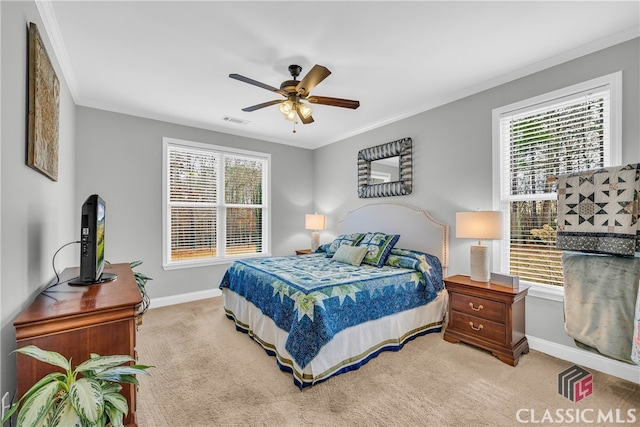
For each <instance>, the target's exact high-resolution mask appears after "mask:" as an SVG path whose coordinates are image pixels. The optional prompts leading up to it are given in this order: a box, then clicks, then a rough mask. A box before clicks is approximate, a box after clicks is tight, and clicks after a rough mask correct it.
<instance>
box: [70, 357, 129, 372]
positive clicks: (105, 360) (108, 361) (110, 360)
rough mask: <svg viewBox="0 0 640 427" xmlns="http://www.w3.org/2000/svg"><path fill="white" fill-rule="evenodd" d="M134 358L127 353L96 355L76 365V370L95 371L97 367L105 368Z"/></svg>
mask: <svg viewBox="0 0 640 427" xmlns="http://www.w3.org/2000/svg"><path fill="white" fill-rule="evenodd" d="M134 360H135V359H134V358H133V357H131V356H127V355H116V356H98V357H94V358H92V359H89V360H86V361H84V362H82V363H81V364H79V365H78V366H76V372H86V371H96V370H99V369H107V368H111V367H114V366H118V365H122V364H123V363H126V362H132V361H134Z"/></svg>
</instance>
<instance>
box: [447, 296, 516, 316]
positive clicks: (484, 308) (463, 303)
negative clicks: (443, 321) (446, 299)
mask: <svg viewBox="0 0 640 427" xmlns="http://www.w3.org/2000/svg"><path fill="white" fill-rule="evenodd" d="M450 304H451V309H452V310H455V311H458V312H460V313H464V314H468V315H470V316H474V317H480V318H483V319H489V320H493V321H494V322H499V323H505V319H506V307H505V305H504V304H503V303H501V302H497V301H491V300H488V299H485V298H479V297H475V296H470V295H465V294H459V293H457V292H454V293H452V294H451V302H450Z"/></svg>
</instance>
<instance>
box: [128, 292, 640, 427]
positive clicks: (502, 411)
mask: <svg viewBox="0 0 640 427" xmlns="http://www.w3.org/2000/svg"><path fill="white" fill-rule="evenodd" d="M137 349H138V356H139V360H140V363H145V364H151V365H155V368H154V369H152V370H151V376H149V377H142V378H140V382H141V384H140V387H139V391H138V420H139V424H140V425H141V426H143V427H146V426H153V427H160V426H171V427H176V426H254V425H264V426H302V425H307V426H364V425H366V426H456V427H461V426H516V425H521V424H520V423H519V421H518V418H517V414H520V420H521V421H527V422H528V425H535V426H542V425H554V426H559V425H591V426H595V425H615V421H616V420H615V415H616V411H617V413H618V414H619V416H618V419H619V420H624V421H627V425H629V423H628V422H629V421H632V419H631V418H630V417H631V415H633V416H634V417H635V420H636V422H635V423H631V424H635V425H639V424H640V386H639V385H636V384H634V383H631V382H628V381H624V380H621V379H618V378H615V377H611V376H608V375H605V374H602V373H599V372H596V371H592V370H591V372H592V374H593V378H594V381H593V382H594V389H593V394H592V395H591V396H588V397H587V398H585V399H583V400H582V401H580V402H578V403H574V402H571V401H570V400H568V399H566V398H565V397H563V396H562V395H560V394H558V391H557V377H558V373H560V372H561V371H563V370H565V369H567V368H569V367H570V366H571V365H572V364H571V363H569V362H565V361H562V360H558V359H555V358H553V357H550V356H547V355H545V354H543V353H539V352H536V351H533V350H532V351H531V352H530V353H529V354H527V355H524V356H523V357H522V358H521V359H520V363H519V364H518V366H517V367H515V368H513V367H511V366H508V365H506V364H504V363H502V362H500V361H499V360H498V359H497V358H495V357H493V356H492V355H491V354H489V353H487V352H485V351H483V350H479V349H476V348H474V347H471V346H468V345H465V344H451V343H448V342H446V341H444V340H443V339H442V334H430V335H426V336H423V337H419V338H417V339H415V340H413V341H411V342H409V343H408V344H407V345H405V347H404V348H403V349H402V350H401V351H399V352H384V353H382V354H381V355H379V356H378V357H376V358H374V359H373V360H371V361H370V362H369V363H368V364H367V365H365V366H364V367H362V368H360V369H359V370H357V371H352V372H349V373H346V374H342V375H339V376H337V377H334V378H331V379H330V380H328V381H326V382H324V383H321V384H319V385H316V386H314V387H312V388H308V389H305V390H304V391H302V392H301V391H300V390H299V389H298V388H297V387H296V386H295V385H294V384H293V381H292V377H291V374H289V373H285V372H282V371H280V369H279V368H278V367H277V365H276V362H275V358H273V357H270V356H268V355H267V354H266V353H265V352H264V350H263V349H262V348H261V347H260V346H259V345H258V344H257V343H255V342H254V341H253V340H252V339H250V338H249V336H248V335H246V334H244V333H241V332H237V331H236V330H235V327H234V324H233V322H232V321H230V320H228V319H227V318H226V317H225V315H224V310H223V308H222V298H213V299H208V300H202V301H197V302H192V303H187V304H181V305H175V306H170V307H162V308H157V309H151V310H149V311H148V312H147V313H146V314H145V316H144V319H143V324H142V325H141V327H140V330H139V333H138V342H137ZM591 409H593V411H591ZM545 411H546V415H545ZM599 412H603V413H604V414H605V415H607V414H609V415H611V416H613V417H614V418H612V420H613V422H600V423H598V422H593V423H590V422H589V421H597V416H598V414H599ZM558 414H560V415H561V416H562V417H563V420H560V422H559V418H558V417H559V416H560V415H558ZM577 414H581V415H579V416H580V418H579V420H581V421H586V422H585V423H582V422H580V423H575V422H573V421H572V420H571V419H570V418H569V417H570V416H571V417H573V418H575V417H576V415H577ZM630 414H631V415H630ZM545 417H546V418H545Z"/></svg>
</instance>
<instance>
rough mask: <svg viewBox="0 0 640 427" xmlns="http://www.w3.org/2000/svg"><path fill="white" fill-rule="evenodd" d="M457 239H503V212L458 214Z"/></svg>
mask: <svg viewBox="0 0 640 427" xmlns="http://www.w3.org/2000/svg"><path fill="white" fill-rule="evenodd" d="M456 237H457V238H459V239H478V240H494V239H502V212H499V211H476V212H458V213H456Z"/></svg>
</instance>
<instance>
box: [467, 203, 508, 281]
mask: <svg viewBox="0 0 640 427" xmlns="http://www.w3.org/2000/svg"><path fill="white" fill-rule="evenodd" d="M456 237H457V238H459V239H477V240H478V244H477V245H471V280H473V281H476V282H488V281H489V278H490V276H491V274H490V272H489V248H488V247H487V246H484V245H483V244H482V242H481V240H495V239H502V212H499V211H476V212H458V213H456Z"/></svg>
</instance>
